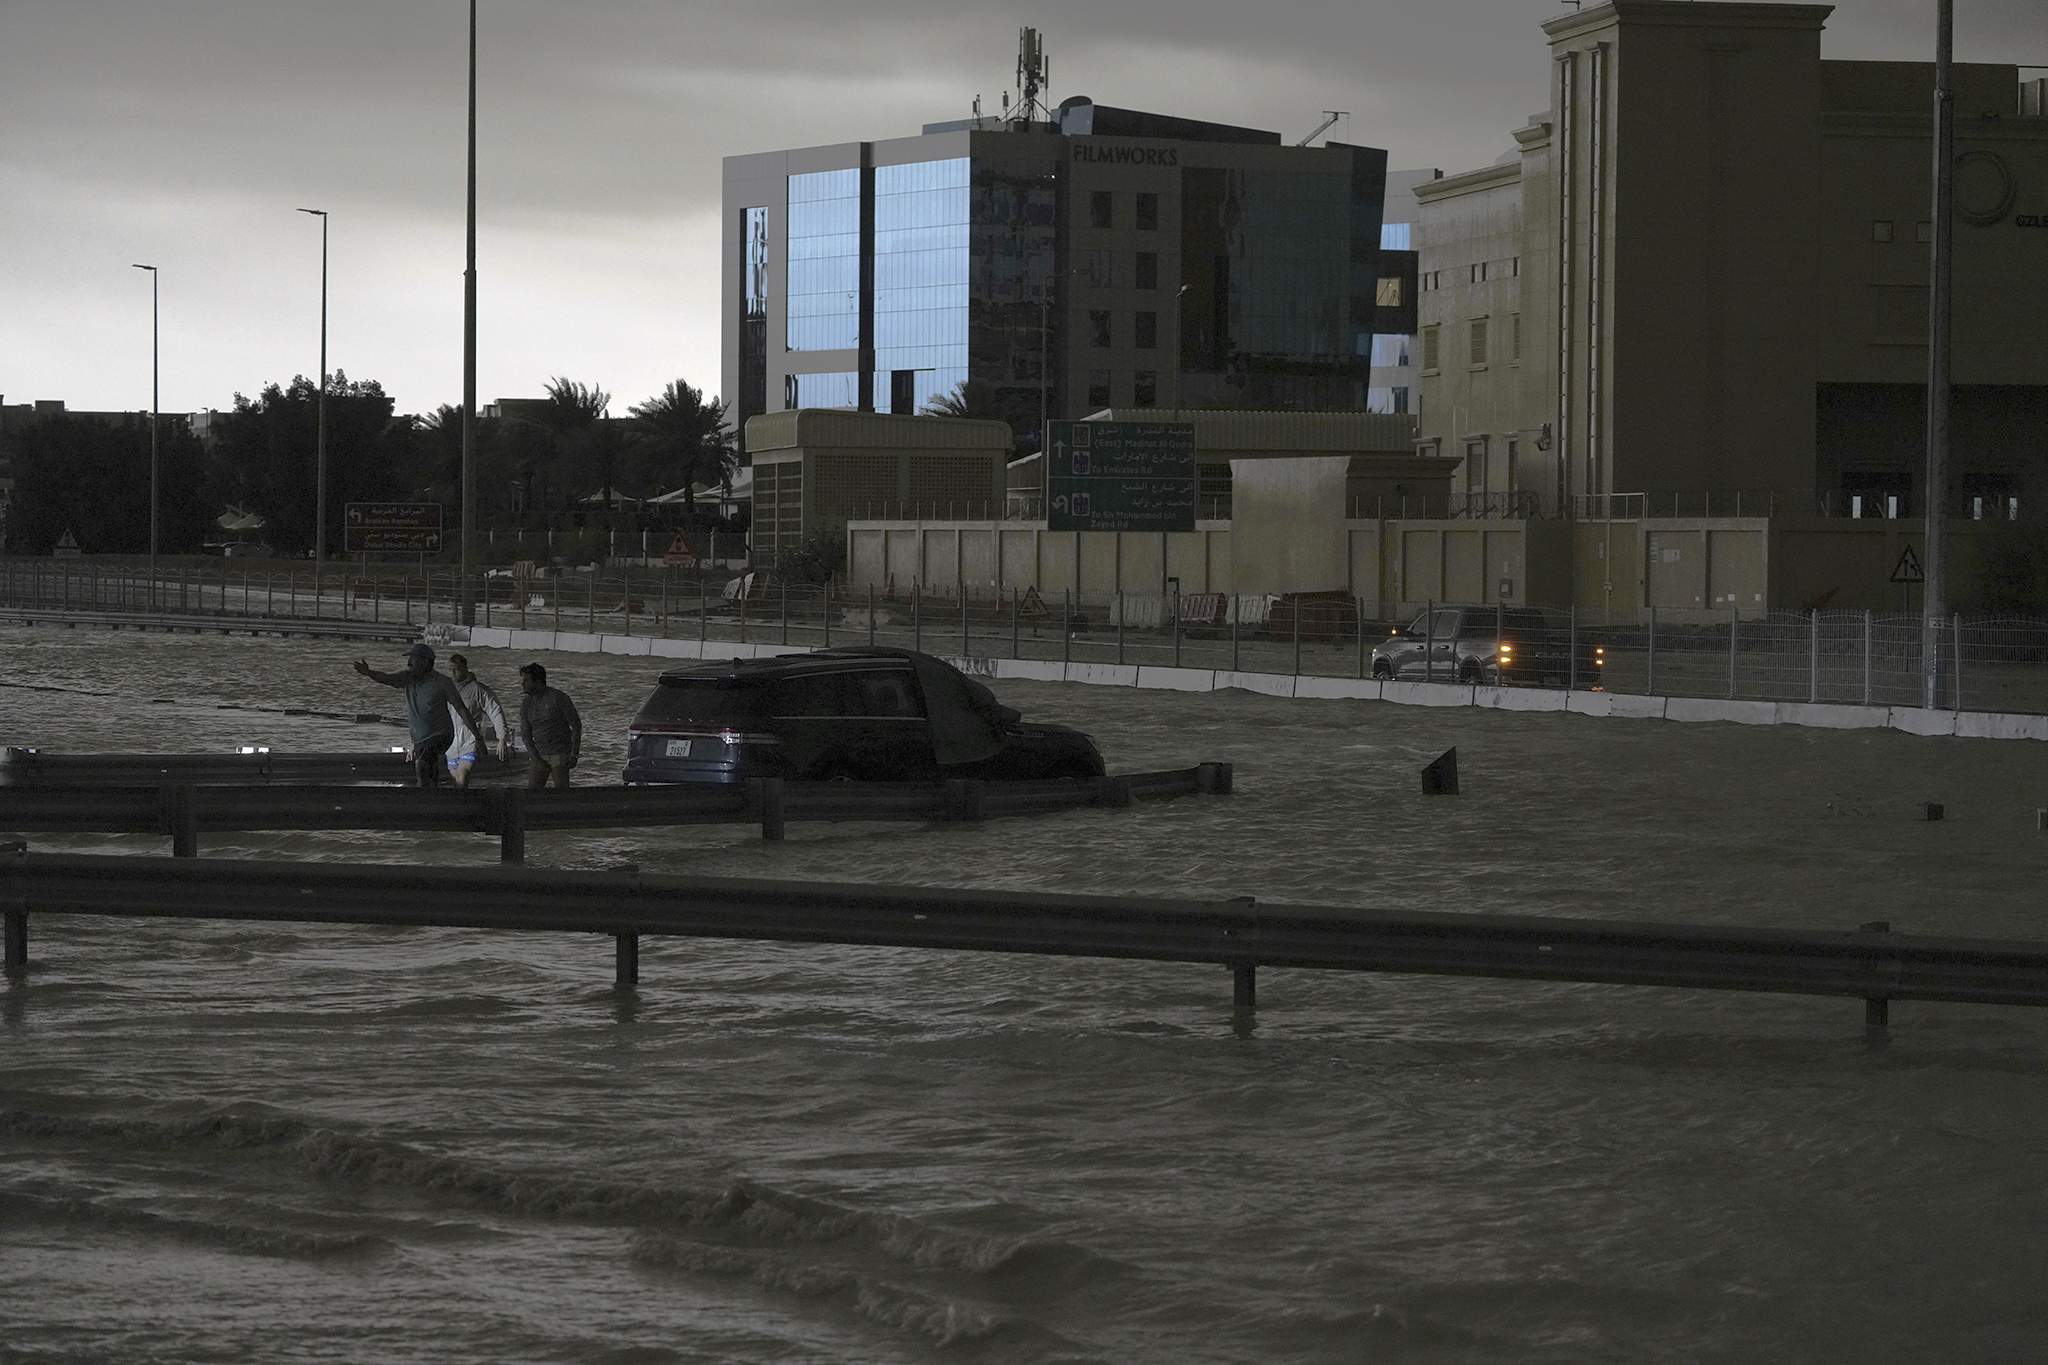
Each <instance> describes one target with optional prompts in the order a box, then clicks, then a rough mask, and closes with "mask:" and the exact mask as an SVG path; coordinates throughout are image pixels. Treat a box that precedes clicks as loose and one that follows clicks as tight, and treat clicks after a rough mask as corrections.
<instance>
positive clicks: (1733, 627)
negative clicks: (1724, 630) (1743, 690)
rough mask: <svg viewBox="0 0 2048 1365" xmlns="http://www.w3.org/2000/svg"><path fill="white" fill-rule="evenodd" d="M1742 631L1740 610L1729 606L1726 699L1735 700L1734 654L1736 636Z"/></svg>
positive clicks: (1731, 604)
mask: <svg viewBox="0 0 2048 1365" xmlns="http://www.w3.org/2000/svg"><path fill="white" fill-rule="evenodd" d="M1741 630H1742V608H1741V607H1738V606H1736V605H1734V604H1733V603H1730V604H1729V607H1728V698H1729V700H1731V701H1732V700H1734V698H1735V653H1736V639H1735V637H1736V635H1737V634H1738V633H1740V631H1741Z"/></svg>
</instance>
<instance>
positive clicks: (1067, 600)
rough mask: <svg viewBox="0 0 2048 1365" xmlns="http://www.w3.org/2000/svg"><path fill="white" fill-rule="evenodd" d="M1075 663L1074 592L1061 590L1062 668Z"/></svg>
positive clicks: (1069, 589)
mask: <svg viewBox="0 0 2048 1365" xmlns="http://www.w3.org/2000/svg"><path fill="white" fill-rule="evenodd" d="M1073 661H1074V590H1073V589H1072V588H1061V589H1060V666H1061V667H1062V668H1064V667H1065V666H1066V665H1068V664H1070V663H1072V662H1073Z"/></svg>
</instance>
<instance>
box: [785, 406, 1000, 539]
mask: <svg viewBox="0 0 2048 1365" xmlns="http://www.w3.org/2000/svg"><path fill="white" fill-rule="evenodd" d="M747 448H748V449H749V450H750V451H752V452H753V458H754V464H753V477H754V525H753V557H754V562H755V563H756V564H758V565H764V566H766V565H772V564H774V563H775V560H776V557H777V556H778V555H779V554H780V553H781V552H782V550H783V549H784V548H792V547H794V546H795V545H797V544H798V543H799V542H800V541H802V540H803V538H804V537H806V536H818V537H821V538H823V539H825V540H827V541H834V540H838V539H840V538H842V537H843V536H844V535H845V534H846V525H847V523H848V522H849V521H853V520H857V519H861V518H877V517H879V518H902V517H910V518H927V519H938V518H954V517H969V518H976V517H978V518H987V517H1000V516H1001V515H1002V507H1003V466H1004V462H1005V460H1006V459H1007V458H1008V456H1009V453H1010V428H1009V425H1008V424H1007V423H1004V422H976V421H968V420H964V419H961V418H954V417H897V416H891V415H890V414H887V413H874V412H842V411H812V410H808V409H799V410H795V411H789V412H771V413H765V414H763V415H761V416H758V417H752V418H749V419H748V420H747Z"/></svg>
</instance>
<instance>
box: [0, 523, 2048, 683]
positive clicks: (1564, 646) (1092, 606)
mask: <svg viewBox="0 0 2048 1365" xmlns="http://www.w3.org/2000/svg"><path fill="white" fill-rule="evenodd" d="M906 567H911V566H906ZM971 572H972V570H971V569H970V573H971ZM245 580H246V581H245ZM476 582H477V585H478V588H477V591H476V592H475V593H474V594H473V596H474V597H475V607H474V616H475V624H477V625H480V626H495V627H506V628H510V629H513V630H525V631H555V632H581V633H587V634H596V635H626V636H645V637H652V638H656V639H664V638H665V639H695V640H697V641H699V642H700V643H701V644H704V645H713V644H718V643H726V642H732V643H741V644H747V645H752V646H769V647H781V646H787V647H788V648H790V649H792V650H796V649H817V648H825V647H830V646H833V645H886V646H893V647H907V648H915V649H923V650H927V651H930V652H933V653H939V654H948V655H963V656H969V657H978V658H991V659H1027V660H1038V661H1048V662H1060V663H1063V664H1104V663H1108V664H1126V665H1128V664H1137V665H1142V666H1149V667H1176V668H1193V669H1206V670H1212V671H1216V672H1230V673H1275V674H1282V675H1292V676H1297V677H1329V678H1370V677H1372V676H1373V658H1372V654H1373V650H1374V647H1375V646H1377V645H1379V644H1381V643H1384V642H1386V641H1387V640H1388V638H1389V636H1390V635H1391V634H1392V633H1393V632H1395V631H1396V630H1398V629H1399V628H1400V627H1402V626H1405V625H1407V624H1408V623H1409V622H1411V621H1413V620H1415V619H1417V618H1418V617H1420V616H1425V615H1433V614H1434V612H1435V611H1437V610H1444V609H1450V608H1454V607H1458V605H1459V604H1455V603H1432V602H1428V601H1422V600H1415V601H1406V602H1391V601H1383V602H1367V601H1364V600H1361V599H1357V598H1353V597H1351V596H1349V595H1348V594H1345V593H1342V592H1335V593H1300V594H1235V595H1233V594H1227V593H1199V592H1192V591H1177V590H1176V588H1175V585H1174V583H1173V580H1171V579H1169V580H1168V581H1167V582H1166V583H1165V584H1163V585H1159V584H1154V585H1148V588H1149V590H1144V591H1140V590H1132V591H1126V592H1074V591H1071V590H1067V591H1058V592H1054V591H1045V592H1041V591H1038V590H1035V589H1027V588H1017V587H1011V586H1007V585H1001V584H998V583H995V582H989V581H983V582H972V581H970V582H969V583H968V584H967V586H966V588H965V590H964V591H963V590H962V589H961V588H960V587H959V586H957V585H955V584H952V583H948V584H946V585H945V586H943V587H941V588H938V589H933V588H932V587H930V586H928V585H925V584H922V583H920V582H919V581H918V580H917V579H916V577H915V576H913V575H910V574H907V573H906V574H904V575H902V576H900V577H893V578H892V577H889V576H887V575H886V574H885V575H884V576H883V577H882V580H881V581H880V582H879V583H876V584H872V585H863V586H860V587H856V588H849V587H847V586H845V585H842V584H812V583H796V582H791V581H788V580H786V579H782V578H778V577H776V576H775V575H773V574H771V573H767V572H757V573H753V574H748V575H743V576H741V577H738V578H735V579H731V580H722V579H720V578H718V577H716V576H714V575H709V574H698V573H694V572H692V571H690V570H686V569H625V570H620V571H616V572H610V573H602V574H600V573H579V572H574V571H570V572H557V573H554V574H551V575H547V576H539V575H536V576H531V577H527V578H521V579H513V578H511V577H508V576H488V577H484V578H481V579H479V580H476ZM144 586H145V585H143V583H142V579H141V578H140V577H139V576H138V575H136V574H124V573H121V572H119V571H115V570H109V569H105V568H101V567H98V566H92V565H85V566H79V565H78V564H76V563H72V564H70V565H68V566H67V564H66V562H65V561H36V562H33V563H31V562H27V561H18V560H17V561H8V562H6V565H5V568H4V569H0V606H10V605H16V606H18V605H20V604H23V603H24V602H28V601H33V602H35V603H38V604H40V606H41V608H42V609H44V610H72V611H79V612H90V611H92V610H94V609H95V607H98V608H101V609H104V608H106V607H107V606H108V605H109V604H110V603H128V604H133V603H135V602H137V601H142V600H146V596H147V594H146V592H144V591H143V587H144ZM459 586H460V585H459V582H458V580H457V578H456V576H455V575H454V574H452V573H439V572H429V573H427V574H425V575H399V576H397V577H395V578H388V579H382V580H377V581H376V582H375V583H374V584H372V583H370V582H368V581H363V582H358V581H355V580H348V581H344V580H343V579H341V578H340V577H338V576H337V577H336V578H334V579H331V580H330V579H322V580H320V581H319V583H318V584H315V582H314V581H313V578H312V576H311V575H305V574H294V575H270V576H268V581H266V576H264V575H260V574H258V575H242V576H237V575H236V574H234V573H233V572H232V571H231V570H229V569H227V568H226V567H225V566H224V567H223V568H222V570H220V571H218V572H215V571H213V570H212V569H210V568H209V569H208V570H206V571H205V572H203V573H201V572H184V573H180V574H179V575H176V576H174V577H172V578H170V579H165V580H163V581H161V582H160V583H159V585H158V587H159V592H158V598H159V601H160V602H167V603H169V604H170V605H171V606H172V607H173V608H175V607H176V606H177V604H183V605H184V606H185V607H187V608H189V609H190V610H191V611H192V613H193V615H194V618H195V619H201V620H211V619H216V618H219V617H228V618H233V617H235V616H236V615H237V614H238V613H240V612H242V611H244V610H247V611H248V612H250V613H252V617H253V618H261V617H262V616H263V614H264V613H265V612H274V613H275V614H276V615H277V616H278V617H280V618H283V617H286V615H287V613H289V612H292V611H296V612H298V613H299V614H300V617H301V618H302V619H303V618H310V619H316V620H325V619H335V620H339V619H354V620H358V621H370V622H372V623H378V622H385V621H397V622H400V623H403V624H407V625H409V626H410V627H412V628H422V627H426V626H429V625H441V624H449V623H453V622H455V621H457V620H458V619H459V616H460V611H461V594H460V592H459ZM1459 609H1461V610H1462V611H1463V612H1465V613H1466V614H1467V620H1468V622H1470V623H1471V628H1472V629H1473V630H1474V631H1476V632H1478V633H1481V634H1484V633H1486V632H1487V631H1488V627H1487V626H1486V624H1485V617H1486V615H1487V614H1489V613H1494V614H1502V615H1503V619H1505V616H1506V615H1514V616H1526V614H1527V613H1528V612H1529V611H1530V610H1531V609H1526V608H1515V607H1507V606H1504V605H1502V604H1498V603H1487V604H1479V605H1471V606H1463V607H1462V608H1459ZM1542 615H1543V616H1544V618H1545V620H1546V622H1547V624H1546V625H1545V627H1544V628H1543V630H1542V631H1540V632H1539V633H1538V635H1537V637H1536V638H1538V639H1540V640H1542V641H1543V643H1544V644H1545V645H1546V646H1547V649H1548V652H1549V653H1550V654H1551V655H1552V656H1554V657H1559V658H1568V659H1575V660H1576V659H1580V658H1581V656H1582V655H1584V654H1586V652H1587V651H1588V650H1591V649H1596V648H1597V649H1602V650H1604V656H1602V657H1603V659H1604V662H1602V663H1601V664H1600V665H1599V666H1597V667H1596V666H1593V665H1592V663H1591V662H1590V656H1588V657H1587V659H1586V660H1584V661H1582V663H1581V664H1579V665H1577V666H1574V667H1572V668H1570V669H1568V670H1566V671H1563V672H1561V673H1553V674H1551V675H1550V676H1548V677H1540V678H1539V677H1532V676H1530V675H1529V674H1528V673H1527V672H1526V671H1514V670H1510V671H1509V672H1508V673H1507V674H1506V675H1505V676H1504V677H1503V678H1502V679H1501V680H1502V681H1505V682H1507V683H1509V684H1516V683H1524V682H1529V683H1540V684H1541V685H1546V686H1555V687H1561V688H1566V689H1571V690H1577V689H1583V688H1603V689H1606V690H1608V691H1614V692H1625V693H1640V694H1644V695H1652V696H1677V697H1723V698H1732V699H1738V700H1765V701H1806V702H1824V703H1835V704H1857V705H1890V706H1918V705H1920V704H1921V703H1922V701H1923V700H1924V697H1925V690H1926V681H1925V677H1926V670H1925V669H1923V624H1922V622H1921V620H1920V618H1919V616H1918V615H1917V614H1911V613H1882V612H1863V611H1841V610H1824V611H1813V612H1787V611H1777V610H1771V611H1766V610H1764V609H1762V608H1760V607H1754V606H1752V607H1742V608H1737V607H1730V606H1725V605H1722V606H1717V607H1712V608H1697V607H1696V608H1692V609H1689V610H1683V611H1678V610H1669V609H1659V608H1649V609H1646V610H1644V611H1641V612H1639V613H1637V612H1627V613H1603V612H1601V611H1598V610H1588V609H1580V610H1562V609H1560V610H1556V611H1550V610H1545V611H1543V612H1542ZM1432 658H1434V655H1432ZM1927 662H1931V664H1932V666H1933V672H1934V676H1935V678H1936V681H1937V686H1938V696H1939V698H1940V705H1941V706H1942V707H1944V708H1948V709H1955V710H1968V711H1996V712H2020V713H2048V620H2044V619H2041V618H2032V617H2018V616H1972V617H1964V616H1961V615H1952V616H1951V617H1950V618H1949V619H1948V620H1947V621H1945V622H1944V623H1943V625H1942V628H1941V630H1940V631H1939V632H1938V638H1937V639H1936V640H1935V642H1934V648H1933V651H1932V654H1931V655H1930V656H1929V658H1928V660H1927ZM1400 676H1402V677H1403V678H1405V677H1406V676H1407V675H1406V674H1402V675H1400ZM1424 676H1425V679H1426V680H1430V681H1438V682H1459V681H1485V682H1492V681H1494V678H1493V677H1491V676H1488V677H1483V678H1467V677H1462V676H1461V675H1460V674H1459V672H1458V670H1457V669H1456V667H1454V666H1450V665H1446V666H1444V667H1441V668H1438V667H1435V666H1434V665H1432V667H1431V668H1430V669H1429V671H1428V672H1427V673H1426V674H1425V675H1424Z"/></svg>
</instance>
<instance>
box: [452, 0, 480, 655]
mask: <svg viewBox="0 0 2048 1365" xmlns="http://www.w3.org/2000/svg"><path fill="white" fill-rule="evenodd" d="M475 524H476V0H469V220H468V254H467V256H466V257H465V264H464V267H463V271H462V557H461V571H460V572H459V573H458V575H457V583H458V587H457V589H456V592H457V595H458V598H459V600H460V603H461V607H460V610H461V621H462V624H463V625H465V626H470V625H475V624H476V599H475V598H474V597H473V596H472V595H471V587H472V585H471V583H470V573H471V571H472V568H473V566H474V561H473V560H472V559H471V557H470V532H471V528H472V527H473V526H474V525H475Z"/></svg>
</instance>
